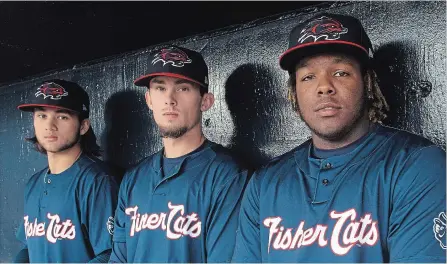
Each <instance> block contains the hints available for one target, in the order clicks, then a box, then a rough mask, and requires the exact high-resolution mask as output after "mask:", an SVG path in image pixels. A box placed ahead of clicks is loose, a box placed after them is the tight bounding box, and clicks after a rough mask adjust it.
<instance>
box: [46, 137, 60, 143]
mask: <svg viewBox="0 0 447 264" xmlns="http://www.w3.org/2000/svg"><path fill="white" fill-rule="evenodd" d="M44 139H46V140H47V141H50V142H51V141H56V140H57V137H56V136H46V137H44Z"/></svg>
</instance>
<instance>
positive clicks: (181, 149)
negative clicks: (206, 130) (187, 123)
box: [163, 123, 205, 158]
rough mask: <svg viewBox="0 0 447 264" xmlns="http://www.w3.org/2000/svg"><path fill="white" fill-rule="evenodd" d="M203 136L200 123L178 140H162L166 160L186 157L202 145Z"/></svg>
mask: <svg viewBox="0 0 447 264" xmlns="http://www.w3.org/2000/svg"><path fill="white" fill-rule="evenodd" d="M204 141H205V136H204V135H203V134H202V126H201V125H200V123H199V124H198V125H197V126H195V127H193V128H192V129H190V130H189V131H187V132H186V133H185V134H184V135H183V136H181V137H179V138H163V146H164V149H165V153H164V154H165V157H166V158H177V157H181V156H183V155H186V154H188V153H190V152H192V151H194V150H195V149H197V148H198V147H200V145H202V143H203V142H204Z"/></svg>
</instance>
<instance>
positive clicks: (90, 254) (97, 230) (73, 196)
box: [17, 155, 118, 263]
mask: <svg viewBox="0 0 447 264" xmlns="http://www.w3.org/2000/svg"><path fill="white" fill-rule="evenodd" d="M47 172H48V167H47V168H45V169H43V170H42V171H40V172H38V173H36V174H34V175H33V176H32V177H31V178H30V180H29V181H28V183H27V185H26V188H25V200H24V203H25V209H24V217H23V224H22V225H20V227H19V229H18V232H17V238H18V239H19V240H20V241H21V242H23V243H24V244H25V246H26V247H27V248H28V253H29V260H30V262H43V263H48V262H84V263H85V262H88V261H89V260H91V259H93V258H94V257H95V256H96V255H98V254H100V253H102V252H103V251H105V250H110V249H111V248H112V234H113V227H114V226H113V224H114V221H113V215H114V212H115V209H116V204H117V198H118V186H117V184H116V182H115V180H114V179H113V178H112V176H109V171H108V168H107V167H106V166H105V165H104V163H103V162H102V161H101V160H99V159H96V158H94V157H89V156H87V155H81V156H80V157H79V159H78V160H77V161H76V162H75V163H74V164H73V165H72V166H71V167H70V168H68V169H67V170H65V171H64V172H62V173H60V174H49V173H48V174H47Z"/></svg>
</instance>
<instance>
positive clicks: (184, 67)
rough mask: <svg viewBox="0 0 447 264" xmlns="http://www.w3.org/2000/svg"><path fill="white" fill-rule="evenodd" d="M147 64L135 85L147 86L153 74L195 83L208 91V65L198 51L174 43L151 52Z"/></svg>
mask: <svg viewBox="0 0 447 264" xmlns="http://www.w3.org/2000/svg"><path fill="white" fill-rule="evenodd" d="M148 65H149V66H148V69H147V70H146V73H145V74H144V75H143V76H141V77H139V78H138V79H136V80H135V81H134V84H135V85H137V86H145V87H149V82H150V80H151V79H152V78H154V77H155V76H169V77H176V78H180V79H184V80H188V81H191V82H194V83H197V84H198V85H200V86H201V87H203V88H204V89H205V90H206V91H208V66H207V65H206V63H205V60H204V59H203V57H202V55H201V54H200V53H199V52H196V51H194V50H190V49H187V48H183V47H179V46H175V45H171V46H167V47H163V48H161V49H158V50H156V51H155V52H153V53H151V55H150V56H149V62H148Z"/></svg>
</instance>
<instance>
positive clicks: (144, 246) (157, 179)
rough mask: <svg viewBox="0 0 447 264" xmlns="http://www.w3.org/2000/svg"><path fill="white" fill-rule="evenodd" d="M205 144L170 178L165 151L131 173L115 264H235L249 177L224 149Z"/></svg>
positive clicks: (119, 212)
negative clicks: (164, 165)
mask: <svg viewBox="0 0 447 264" xmlns="http://www.w3.org/2000/svg"><path fill="white" fill-rule="evenodd" d="M205 144H206V145H205V146H204V147H203V149H201V150H200V151H197V152H193V153H191V154H190V155H187V156H185V157H184V159H183V160H182V161H181V162H180V163H179V165H178V166H176V167H174V169H173V170H172V171H171V173H168V174H166V175H163V173H162V164H161V161H162V159H163V150H161V151H159V152H158V153H155V154H154V155H151V156H149V157H148V158H146V159H144V160H143V161H142V162H140V163H139V164H138V165H137V166H135V167H134V168H132V169H131V170H129V171H128V172H126V174H125V176H124V178H123V181H122V183H121V187H120V193H119V198H118V207H117V209H116V214H115V219H116V221H115V234H114V237H113V241H114V243H115V245H114V248H113V251H112V255H111V258H110V260H111V261H112V262H118V261H125V262H230V261H231V257H232V254H233V250H234V243H235V238H236V229H237V219H238V216H239V208H240V201H241V199H242V195H243V190H244V188H245V186H246V184H247V182H248V177H247V171H246V170H245V169H243V168H241V167H240V166H239V165H238V163H237V162H235V160H234V159H233V158H232V157H231V156H230V155H229V154H228V152H227V150H225V149H224V148H223V147H222V146H221V145H219V144H216V143H213V142H210V141H208V142H206V143H205ZM116 245H121V246H117V247H115V246H116ZM117 248H121V249H118V251H119V252H116V249H117ZM121 250H124V251H125V252H124V254H122V252H121Z"/></svg>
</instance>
